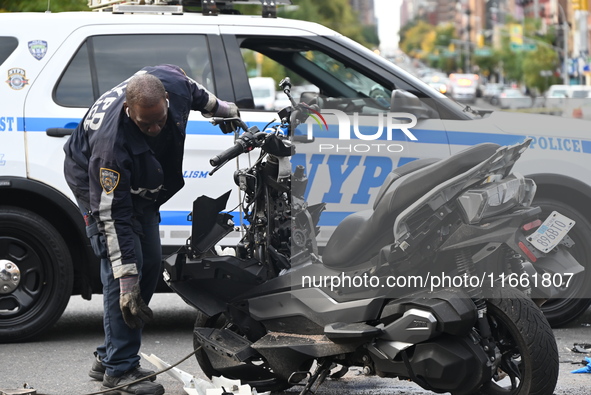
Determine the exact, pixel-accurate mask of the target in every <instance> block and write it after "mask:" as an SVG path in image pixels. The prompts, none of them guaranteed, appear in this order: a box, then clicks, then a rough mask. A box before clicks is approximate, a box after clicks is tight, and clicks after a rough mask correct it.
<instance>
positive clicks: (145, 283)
mask: <svg viewBox="0 0 591 395" xmlns="http://www.w3.org/2000/svg"><path fill="white" fill-rule="evenodd" d="M137 219H138V220H139V222H140V224H141V227H142V230H143V236H140V235H137V234H136V235H135V238H134V242H135V255H136V258H137V267H138V272H139V273H140V289H141V294H142V298H143V299H144V301H145V302H146V304H147V303H149V302H150V299H151V298H152V295H153V294H154V290H155V289H156V284H157V283H158V278H159V276H160V275H161V273H162V270H161V261H162V250H161V245H160V232H159V227H158V224H159V221H160V215H159V212H158V210H157V208H155V207H152V206H150V208H148V209H146V210H144V215H143V216H142V217H139V218H137ZM101 281H102V283H103V301H104V302H103V303H104V310H105V311H104V318H103V325H104V329H105V342H104V344H103V345H101V346H100V347H98V348H97V352H98V355H99V357H100V358H101V360H102V362H103V365H104V366H105V367H106V368H107V374H108V375H109V376H114V377H119V376H121V375H123V373H125V372H126V371H128V370H130V369H133V368H135V367H136V366H137V365H138V364H139V360H140V357H139V355H138V353H139V350H140V346H141V341H142V330H141V329H131V328H129V327H128V326H127V325H126V324H125V322H124V321H123V315H122V314H121V308H120V307H119V279H114V278H113V271H112V270H111V263H110V262H109V260H108V259H102V260H101Z"/></svg>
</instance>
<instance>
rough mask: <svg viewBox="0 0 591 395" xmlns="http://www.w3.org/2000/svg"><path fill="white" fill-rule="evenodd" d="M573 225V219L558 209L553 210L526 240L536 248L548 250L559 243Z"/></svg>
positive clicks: (543, 250)
mask: <svg viewBox="0 0 591 395" xmlns="http://www.w3.org/2000/svg"><path fill="white" fill-rule="evenodd" d="M574 225H575V221H573V220H572V219H570V218H568V217H566V216H564V215H562V214H560V213H559V212H558V211H553V212H552V214H550V216H548V218H546V220H545V221H544V223H543V224H542V225H541V226H540V227H539V228H538V229H537V230H536V231H535V232H534V233H533V234H531V235H529V236H528V238H527V240H528V241H529V242H530V243H532V244H533V246H534V247H536V248H537V249H538V250H540V251H542V252H548V251H550V250H552V249H553V248H554V247H556V246H557V245H558V243H560V241H561V240H562V239H563V238H564V236H566V234H567V233H568V232H569V230H571V228H572V227H573V226H574Z"/></svg>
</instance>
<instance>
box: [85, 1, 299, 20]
mask: <svg viewBox="0 0 591 395" xmlns="http://www.w3.org/2000/svg"><path fill="white" fill-rule="evenodd" d="M257 3H258V4H261V5H262V7H263V10H262V16H263V17H264V18H276V17H277V6H278V5H291V4H292V2H291V0H88V6H89V7H90V8H92V9H93V10H94V11H112V12H113V13H114V14H117V13H132V14H139V13H149V14H182V13H183V9H184V7H185V6H186V7H192V6H196V7H201V13H202V14H203V15H219V14H220V13H221V14H235V13H237V12H235V11H234V10H233V9H232V5H233V4H257Z"/></svg>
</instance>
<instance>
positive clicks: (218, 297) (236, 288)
mask: <svg viewBox="0 0 591 395" xmlns="http://www.w3.org/2000/svg"><path fill="white" fill-rule="evenodd" d="M265 279H266V270H265V269H264V266H263V265H261V264H260V263H259V261H257V260H256V259H240V258H237V257H234V256H212V257H208V258H202V259H189V258H188V257H187V255H185V254H184V253H178V254H173V255H171V256H170V257H168V258H167V259H166V260H165V262H164V280H165V281H166V283H167V284H168V286H169V287H171V288H172V289H173V290H174V291H175V292H176V293H177V294H178V295H180V296H181V297H182V298H183V299H184V300H185V301H186V302H187V303H188V304H190V305H191V306H193V307H195V308H197V309H199V310H201V311H202V312H203V313H205V314H207V315H208V316H212V315H214V314H217V313H220V312H223V311H225V310H226V304H227V303H228V302H230V301H231V300H233V299H235V298H236V297H238V296H239V295H241V294H243V293H244V292H246V291H248V290H250V289H252V288H253V287H255V286H257V285H259V284H261V283H263V282H264V281H265Z"/></svg>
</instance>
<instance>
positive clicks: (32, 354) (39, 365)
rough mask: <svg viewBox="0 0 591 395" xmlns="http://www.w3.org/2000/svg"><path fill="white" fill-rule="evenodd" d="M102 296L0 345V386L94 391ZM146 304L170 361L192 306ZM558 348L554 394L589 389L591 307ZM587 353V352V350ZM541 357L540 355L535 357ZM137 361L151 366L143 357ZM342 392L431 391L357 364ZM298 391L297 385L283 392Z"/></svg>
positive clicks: (188, 336)
mask: <svg viewBox="0 0 591 395" xmlns="http://www.w3.org/2000/svg"><path fill="white" fill-rule="evenodd" d="M101 303H102V297H101V296H100V295H95V296H94V297H93V300H92V301H85V300H83V299H81V298H80V297H78V296H75V297H72V299H71V300H70V304H69V305H68V308H67V309H66V311H65V313H64V315H63V316H62V318H61V319H60V320H59V321H58V323H57V324H56V325H55V326H54V327H53V328H52V329H51V330H50V331H49V332H48V333H47V334H46V335H44V336H43V337H42V338H40V339H38V340H36V341H32V342H27V343H18V344H2V345H0V390H6V389H17V388H23V386H24V384H25V383H27V385H28V386H30V387H32V388H35V389H36V390H37V394H46V395H82V394H87V393H91V392H94V391H98V390H99V389H100V383H99V382H97V381H92V380H91V379H90V378H89V377H88V376H87V372H88V370H89V368H90V366H91V364H92V358H93V356H92V352H93V350H94V349H95V347H96V346H97V345H98V344H99V343H100V342H101V341H102V305H101ZM151 306H152V307H153V310H154V314H155V320H154V322H153V323H151V324H150V325H149V326H148V327H147V328H146V330H145V335H144V341H143V345H142V349H141V351H142V352H144V353H145V354H154V355H156V356H158V357H159V358H161V359H162V360H164V361H166V362H168V363H171V364H172V363H175V362H176V361H178V360H180V359H181V358H183V357H184V356H186V355H187V354H188V353H189V352H190V351H191V350H192V333H191V332H192V327H193V322H194V319H195V312H194V311H193V309H192V308H190V307H189V306H187V305H186V304H185V303H184V302H183V301H182V300H181V299H180V298H179V297H178V296H177V295H175V294H159V295H156V296H155V298H154V300H153V302H152V304H151ZM555 336H556V339H557V342H558V346H559V351H560V361H561V363H560V376H559V381H558V386H557V389H556V391H555V394H557V395H567V394H569V395H573V394H574V395H576V394H581V395H582V394H589V393H591V373H590V374H572V373H570V371H571V370H574V369H576V368H578V367H579V366H582V365H573V364H572V363H571V362H572V361H576V362H579V361H581V360H582V359H583V358H584V357H585V356H586V355H587V354H582V353H574V352H572V351H570V349H572V348H573V344H574V343H591V310H590V311H588V312H587V313H586V314H585V315H583V316H582V317H581V318H580V319H579V320H577V321H576V322H573V323H571V324H570V325H568V327H566V328H561V329H556V330H555ZM589 356H591V354H589ZM538 363H544V361H538ZM142 366H144V367H148V368H154V367H153V366H152V365H151V363H149V362H148V361H145V360H142ZM178 367H179V368H180V369H182V370H183V371H185V372H187V373H190V374H193V375H195V376H196V377H198V378H202V379H206V377H205V376H204V375H203V373H202V372H201V370H200V368H199V365H198V364H197V362H196V361H195V358H194V357H191V358H189V359H188V360H187V361H185V362H183V363H182V364H180V365H179V366H178ZM158 381H159V382H160V383H162V384H163V385H164V387H165V388H166V393H167V394H169V395H184V394H186V392H185V391H184V390H183V388H182V384H181V383H180V382H179V381H177V380H176V379H174V378H172V377H171V376H169V375H168V374H166V373H164V374H162V375H160V376H159V378H158ZM343 393H346V394H364V395H365V394H367V395H369V394H371V395H380V394H384V395H385V394H388V395H391V394H432V393H431V392H427V391H424V390H422V389H421V388H420V387H418V386H416V385H415V384H413V383H409V382H406V381H399V380H397V379H381V378H377V377H366V376H363V375H362V374H361V372H360V371H359V370H353V371H351V372H349V373H348V374H347V375H346V376H345V377H344V378H342V379H341V380H339V381H328V382H326V383H325V384H324V385H323V386H322V387H321V388H320V391H319V395H324V394H326V395H341V394H343ZM295 394H297V389H292V390H290V391H288V395H295Z"/></svg>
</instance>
